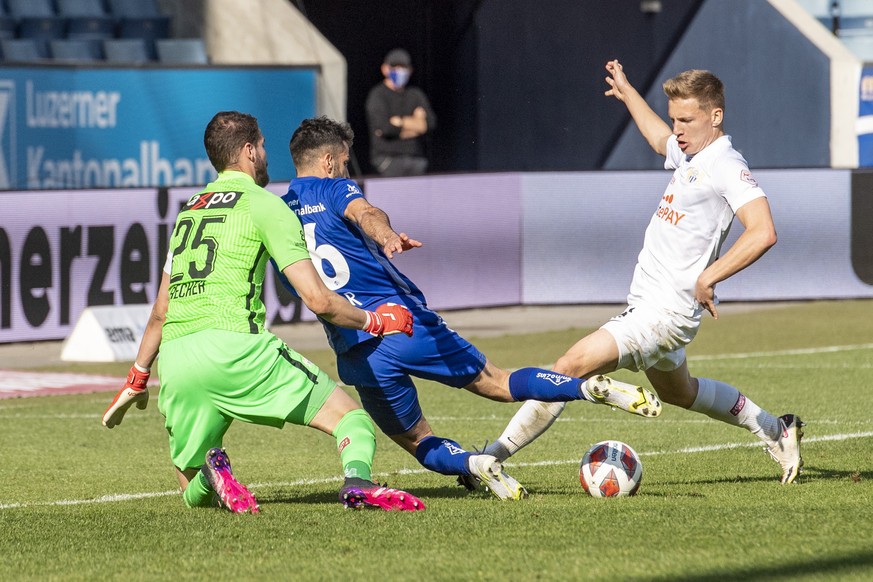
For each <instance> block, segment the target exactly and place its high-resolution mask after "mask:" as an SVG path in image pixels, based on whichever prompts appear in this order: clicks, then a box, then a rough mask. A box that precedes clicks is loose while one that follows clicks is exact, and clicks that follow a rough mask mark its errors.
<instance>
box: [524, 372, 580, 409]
mask: <svg viewBox="0 0 873 582" xmlns="http://www.w3.org/2000/svg"><path fill="white" fill-rule="evenodd" d="M582 382H583V380H581V379H579V378H573V377H572V376H565V375H563V374H558V373H557V372H550V371H549V370H543V369H541V368H522V369H520V370H516V371H515V372H513V373H512V374H510V375H509V393H510V394H512V398H513V399H515V400H516V401H520V400H539V401H541V402H568V401H570V400H585V397H584V396H583V395H582V394H581V391H580V390H579V388H580V386H581V384H582Z"/></svg>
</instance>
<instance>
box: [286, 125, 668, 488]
mask: <svg viewBox="0 0 873 582" xmlns="http://www.w3.org/2000/svg"><path fill="white" fill-rule="evenodd" d="M353 139H354V134H353V132H352V130H351V128H350V127H349V125H348V124H347V123H339V122H336V121H333V120H331V119H328V118H327V117H319V118H317V119H307V120H304V121H303V122H302V123H301V125H300V127H298V128H297V130H296V131H295V132H294V135H293V137H292V138H291V144H290V148H291V157H292V159H293V161H294V166H295V168H296V169H297V178H295V179H294V180H292V181H291V184H290V185H289V188H288V193H287V194H285V196H283V197H282V199H283V200H284V201H285V202H286V203H287V204H288V207H289V208H291V210H293V211H294V212H296V213H297V215H298V216H299V217H300V221H301V223H302V224H303V230H304V233H305V236H306V245H307V247H308V248H309V252H310V254H311V255H312V258H313V264H314V265H315V266H316V269H317V270H318V271H319V274H320V275H321V277H322V279H323V280H324V282H325V284H326V285H327V287H328V288H329V289H331V290H333V291H336V292H337V293H339V294H340V295H342V296H344V297H346V299H348V300H349V301H350V302H351V303H352V304H354V305H355V306H357V307H360V308H361V309H367V308H368V307H369V306H371V305H376V304H382V303H386V302H389V303H397V304H401V305H405V306H406V307H407V308H408V309H409V310H410V311H411V312H412V314H413V318H414V333H413V336H412V339H411V340H410V339H409V338H405V337H404V339H403V340H402V341H396V340H395V339H393V337H391V336H386V337H381V338H380V337H374V336H372V335H370V334H368V333H364V332H358V331H356V330H352V329H345V328H341V327H338V326H336V325H333V324H331V323H330V322H328V321H325V320H322V323H323V324H324V328H325V331H326V333H327V335H328V340H329V342H330V345H331V347H332V348H333V349H334V351H335V352H336V354H337V367H338V371H339V376H340V378H341V379H342V381H343V382H345V383H346V384H350V385H353V386H354V387H355V388H356V389H357V391H358V395H359V396H360V398H361V403H362V404H363V406H364V409H365V410H366V411H367V412H368V413H369V414H370V416H372V417H373V420H374V421H375V422H376V424H377V425H379V428H381V429H382V431H383V432H384V433H385V434H387V435H388V436H389V437H391V439H392V440H394V442H396V443H397V444H398V445H400V446H401V447H403V448H404V449H405V450H406V451H408V452H409V453H411V454H412V455H414V456H415V458H416V459H418V461H419V462H420V463H421V464H422V465H423V466H424V467H426V468H427V469H430V470H432V471H436V472H438V473H442V474H445V475H458V476H459V477H460V481H461V482H462V483H464V484H466V485H468V486H470V485H472V484H473V483H475V484H479V485H482V486H484V487H486V488H487V489H488V490H490V491H491V492H492V493H493V494H494V495H495V496H496V497H498V498H500V499H520V498H522V497H524V496H525V495H526V493H527V492H526V491H525V489H524V488H523V487H522V486H521V485H520V484H519V483H518V481H516V480H515V479H513V478H512V477H510V476H509V475H507V474H506V473H505V472H504V471H503V466H502V464H501V463H500V461H498V460H497V458H496V457H493V456H491V455H486V454H475V453H471V452H468V451H465V450H464V449H463V448H462V447H461V446H460V445H459V444H458V443H457V442H455V441H453V440H451V439H448V438H445V437H438V436H435V435H434V433H433V431H432V430H431V427H430V424H428V422H427V419H426V418H425V417H424V414H423V413H422V411H421V407H420V405H419V402H418V395H417V392H416V389H415V384H414V383H413V380H412V377H413V376H415V377H418V378H424V379H428V380H434V381H437V382H440V383H442V384H446V385H448V386H451V387H454V388H464V389H466V390H469V391H470V392H472V393H474V394H478V395H480V396H484V397H485V398H488V399H491V400H496V401H500V402H517V401H521V400H537V401H541V402H542V409H543V410H544V411H545V410H547V405H546V403H548V402H566V401H570V400H590V401H591V402H597V403H603V404H608V405H610V406H614V407H617V408H621V409H623V410H627V411H629V412H633V413H635V414H639V415H641V416H649V417H653V416H657V415H658V414H659V413H660V410H661V403H660V401H659V400H658V399H657V397H656V396H655V395H654V394H653V393H651V392H649V391H647V390H645V389H643V388H641V387H639V386H632V385H630V384H623V383H620V382H617V381H614V380H611V379H610V378H607V377H604V376H595V377H592V378H590V379H588V380H587V381H586V380H584V379H579V378H573V377H570V376H565V375H563V374H556V373H555V372H552V371H549V370H542V369H538V368H523V369H521V370H517V371H515V372H512V373H510V372H508V371H506V370H503V369H500V368H498V367H497V366H495V365H494V364H492V363H491V362H490V361H488V359H487V358H486V357H485V355H484V354H482V353H481V352H480V351H479V350H478V349H476V347H475V346H473V345H472V344H470V342H468V341H467V340H465V339H464V338H462V337H461V336H459V335H458V334H457V333H455V332H454V331H452V330H451V329H449V327H448V326H447V325H446V324H445V322H444V321H443V319H442V318H441V317H440V316H439V315H438V314H437V313H435V312H434V311H431V310H430V309H428V307H427V301H426V300H425V297H424V294H423V293H422V292H421V290H419V288H418V287H417V286H416V285H415V283H413V282H412V281H411V280H410V279H409V278H407V277H406V276H405V275H403V273H401V272H400V271H399V270H397V269H396V268H395V267H394V265H393V264H392V263H391V261H390V260H389V259H391V258H393V256H394V253H402V252H403V251H407V250H410V249H413V248H416V247H420V246H421V243H420V242H419V241H416V240H414V239H411V238H409V237H408V236H407V235H406V234H405V233H398V232H396V231H395V230H394V229H393V228H392V227H391V224H390V222H389V220H388V216H387V215H386V214H385V212H383V211H382V210H380V209H379V208H376V207H375V206H373V205H371V204H370V203H368V202H367V201H366V200H365V198H364V196H363V194H362V192H361V190H360V188H359V187H358V185H357V184H356V183H355V182H354V181H352V180H350V179H349V178H348V176H349V174H348V169H347V164H348V161H349V147H350V146H351V145H352V141H353ZM292 291H293V289H292Z"/></svg>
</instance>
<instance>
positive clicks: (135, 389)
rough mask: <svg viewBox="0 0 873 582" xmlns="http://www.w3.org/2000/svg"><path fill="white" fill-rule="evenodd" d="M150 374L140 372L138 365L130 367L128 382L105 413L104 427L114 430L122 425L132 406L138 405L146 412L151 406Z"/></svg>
mask: <svg viewBox="0 0 873 582" xmlns="http://www.w3.org/2000/svg"><path fill="white" fill-rule="evenodd" d="M149 375H150V374H149V372H148V371H145V372H143V371H141V370H138V369H137V367H136V365H133V366H131V367H130V372H128V373H127V381H126V382H125V383H124V386H122V387H121V390H119V391H118V394H116V395H115V398H113V399H112V402H111V403H110V404H109V408H107V409H106V412H104V413H103V426H105V427H106V428H112V427H114V426H115V425H117V424H121V421H122V419H124V413H125V412H127V409H128V408H130V405H131V404H136V407H137V408H139V409H140V410H145V407H146V406H148V404H149V389H148V387H147V386H146V384H148V381H149Z"/></svg>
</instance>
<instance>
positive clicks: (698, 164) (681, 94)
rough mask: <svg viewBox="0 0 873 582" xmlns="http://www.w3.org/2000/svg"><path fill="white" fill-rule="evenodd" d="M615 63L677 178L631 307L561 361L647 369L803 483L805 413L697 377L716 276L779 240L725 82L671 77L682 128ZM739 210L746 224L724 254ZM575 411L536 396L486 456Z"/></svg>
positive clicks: (638, 273) (614, 74)
mask: <svg viewBox="0 0 873 582" xmlns="http://www.w3.org/2000/svg"><path fill="white" fill-rule="evenodd" d="M606 70H607V71H608V72H609V76H608V77H606V82H607V84H608V85H609V87H610V88H609V90H607V91H606V95H607V96H612V97H615V98H616V99H618V100H619V101H621V102H623V103H624V104H625V105H626V106H627V108H628V111H629V112H630V114H631V116H632V117H633V120H634V122H636V124H637V127H638V128H639V130H640V132H641V133H642V134H643V136H644V137H645V138H646V140H647V141H648V142H649V145H650V146H651V147H652V149H654V150H655V151H656V152H658V153H659V154H661V155H663V156H665V157H666V161H665V163H664V168H665V169H668V170H673V177H672V178H671V180H670V183H669V184H668V185H667V188H666V190H665V191H664V194H663V196H662V197H661V201H660V203H659V204H658V208H657V210H656V211H655V214H654V215H653V216H652V219H651V221H650V223H649V226H648V228H647V229H646V235H645V241H644V243H643V249H642V251H641V252H640V255H639V258H638V262H637V265H636V269H635V270H634V277H633V281H632V282H631V287H630V293H629V294H628V299H627V300H628V307H627V309H626V310H625V311H624V312H623V313H622V314H620V315H618V316H616V317H614V318H612V319H611V320H610V321H609V322H607V323H606V324H604V325H603V326H602V327H601V328H600V329H598V330H597V331H595V332H593V333H591V334H590V335H588V336H586V337H584V338H582V339H581V340H579V341H578V342H577V343H576V344H575V345H574V346H572V347H571V348H570V349H569V350H568V351H567V353H566V354H564V355H563V356H562V357H561V358H560V359H558V361H557V362H556V364H555V368H554V370H555V371H556V372H559V373H561V374H566V375H568V376H577V377H588V376H590V375H591V374H605V373H608V372H612V371H614V370H616V369H619V368H626V369H628V370H633V371H640V370H644V371H645V374H646V377H647V378H648V379H649V381H650V382H651V383H652V386H653V387H654V389H655V391H656V392H657V393H658V396H659V397H660V398H661V400H662V401H663V402H666V403H670V404H674V405H676V406H680V407H682V408H686V409H689V410H693V411H695V412H700V413H702V414H705V415H707V416H709V417H711V418H714V419H716V420H721V421H722V422H726V423H728V424H732V425H735V426H741V427H744V428H746V429H747V430H749V431H751V432H752V433H753V434H754V435H755V436H757V437H758V438H760V439H761V440H762V441H763V442H764V443H765V450H767V451H768V452H769V453H770V455H771V456H772V457H773V459H774V460H775V461H777V462H778V463H779V465H780V466H781V468H782V479H781V481H782V483H783V484H786V483H792V482H793V481H794V479H795V478H796V477H797V475H798V473H800V471H801V468H802V467H803V460H802V458H801V456H800V439H801V437H802V436H803V433H802V431H801V427H802V426H803V423H802V422H801V420H800V418H798V417H797V416H796V415H794V414H786V415H783V416H781V417H776V416H773V415H772V414H770V413H769V412H767V411H765V410H763V409H761V408H760V407H759V406H758V405H756V404H755V403H754V402H752V401H751V400H750V399H749V398H748V397H746V396H745V395H743V394H742V393H741V392H740V391H739V390H737V389H736V388H734V387H733V386H731V385H729V384H726V383H724V382H720V381H718V380H712V379H709V378H695V377H693V376H691V374H690V373H689V371H688V364H687V361H686V358H685V345H686V344H688V343H689V342H691V340H692V339H694V336H695V335H696V334H697V330H698V327H699V325H700V319H701V316H702V315H703V311H704V310H706V311H708V312H710V313H711V314H712V316H713V317H714V318H716V319H717V318H718V311H717V309H716V304H717V303H718V300H717V298H716V296H715V286H716V284H717V283H719V282H720V281H724V280H725V279H727V278H728V277H731V276H732V275H734V274H736V273H738V272H739V271H741V270H742V269H744V268H746V267H748V266H749V265H751V264H752V263H754V262H755V261H756V260H757V259H758V258H760V257H761V256H762V255H763V254H764V253H765V252H767V250H768V249H769V248H770V247H772V246H773V245H774V244H776V229H775V227H774V225H773V218H772V216H771V214H770V205H769V204H768V202H767V198H766V196H765V195H764V192H763V190H761V188H759V187H758V184H757V182H756V181H755V179H754V178H753V177H752V175H751V173H750V172H749V167H748V165H747V164H746V161H745V160H744V159H743V157H742V156H741V155H740V154H739V153H738V152H737V151H736V150H734V149H733V147H732V146H731V138H730V136H728V135H726V134H725V133H724V129H723V126H722V124H723V121H724V85H723V84H722V82H721V81H720V80H719V79H718V78H717V77H716V76H715V75H713V74H712V73H710V72H708V71H700V70H691V71H685V72H684V73H680V74H679V75H677V76H676V77H674V78H673V79H670V80H668V81H667V82H666V83H664V92H665V93H666V94H667V98H668V100H669V102H668V113H669V116H670V119H671V120H672V123H673V127H672V130H671V128H670V126H668V125H667V124H666V123H665V122H664V121H663V120H662V119H661V118H660V117H658V115H657V114H656V113H655V112H654V111H653V110H652V109H651V108H650V107H649V105H648V104H647V103H646V101H645V100H644V99H643V98H642V96H640V94H639V93H637V91H636V89H634V88H633V86H632V85H631V84H630V83H629V82H628V80H627V77H625V74H624V72H623V70H622V66H621V64H620V63H619V62H618V61H617V60H614V61H610V62H609V63H607V64H606ZM735 215H736V217H737V218H738V219H739V221H740V223H742V225H743V227H744V231H743V233H742V234H741V235H740V237H739V238H738V239H737V240H736V242H735V243H734V244H733V245H732V246H731V247H730V248H729V249H728V250H727V251H726V252H724V253H723V254H720V253H721V246H722V243H723V242H724V240H725V238H726V237H727V234H728V229H729V228H730V225H731V223H732V221H733V219H734V216H735ZM563 409H564V403H562V402H553V403H545V402H536V401H528V402H526V403H525V404H524V405H523V406H522V407H521V408H520V409H519V411H518V412H517V413H516V415H515V416H514V417H513V419H512V420H511V421H510V423H509V425H508V426H507V427H506V430H504V432H503V434H502V435H501V437H500V438H499V439H498V440H497V441H495V442H493V443H491V444H490V445H488V447H487V448H486V450H485V453H487V454H490V455H494V456H495V457H497V458H498V459H500V460H505V459H506V458H508V457H509V456H511V455H512V454H514V453H515V452H517V451H518V450H519V449H521V448H522V447H523V446H525V445H526V444H528V443H530V442H531V441H533V440H534V439H535V438H536V437H538V436H539V435H540V434H542V433H543V432H544V431H545V430H546V429H547V428H548V427H549V426H550V425H551V424H552V423H553V422H554V420H555V418H557V417H558V415H559V414H560V413H561V412H562V411H563Z"/></svg>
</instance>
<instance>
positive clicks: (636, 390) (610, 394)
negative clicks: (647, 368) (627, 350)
mask: <svg viewBox="0 0 873 582" xmlns="http://www.w3.org/2000/svg"><path fill="white" fill-rule="evenodd" d="M582 391H583V392H585V395H586V396H589V397H590V398H589V399H590V400H591V401H592V402H596V403H598V404H605V405H607V406H612V407H613V408H618V409H620V410H624V411H626V412H630V413H631V414H638V415H640V416H647V417H650V418H654V417H656V416H658V415H659V414H661V400H660V399H659V398H658V397H657V396H656V395H655V393H654V392H651V391H649V390H646V389H645V388H643V387H642V386H635V385H634V384H627V383H625V382H619V381H618V380H613V379H612V378H610V377H609V376H593V377H591V378H588V380H587V381H585V382H584V383H583V384H582Z"/></svg>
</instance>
